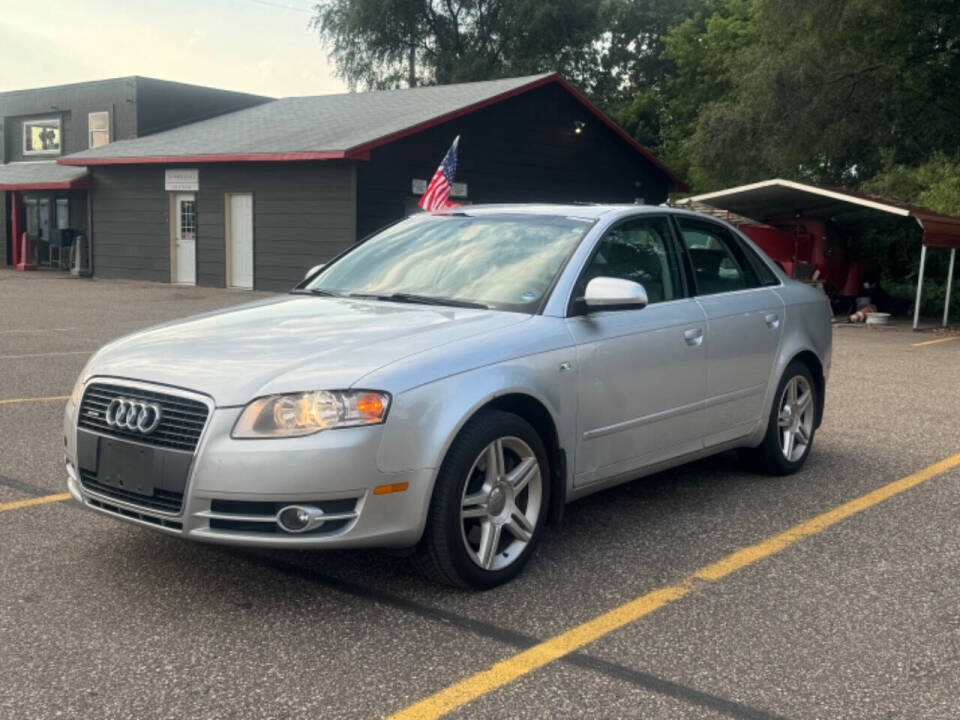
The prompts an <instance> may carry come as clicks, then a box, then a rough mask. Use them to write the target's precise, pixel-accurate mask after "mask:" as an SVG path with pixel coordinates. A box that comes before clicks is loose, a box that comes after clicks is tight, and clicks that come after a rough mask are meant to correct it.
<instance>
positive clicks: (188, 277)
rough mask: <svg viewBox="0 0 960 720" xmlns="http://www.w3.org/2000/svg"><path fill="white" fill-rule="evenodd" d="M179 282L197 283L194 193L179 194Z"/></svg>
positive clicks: (195, 204) (177, 235)
mask: <svg viewBox="0 0 960 720" xmlns="http://www.w3.org/2000/svg"><path fill="white" fill-rule="evenodd" d="M176 204H177V228H176V230H177V234H176V242H177V248H176V249H177V282H178V283H182V284H184V285H196V284H197V199H196V196H195V195H194V194H193V193H180V194H178V195H177V202H176Z"/></svg>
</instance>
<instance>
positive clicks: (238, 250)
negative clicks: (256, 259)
mask: <svg viewBox="0 0 960 720" xmlns="http://www.w3.org/2000/svg"><path fill="white" fill-rule="evenodd" d="M228 202H229V207H228V211H229V213H230V237H229V238H228V239H227V242H228V243H229V248H228V258H229V261H228V266H229V277H228V280H227V285H228V286H229V287H234V288H244V289H246V290H251V289H252V288H253V195H250V194H236V193H234V194H231V195H229V196H228Z"/></svg>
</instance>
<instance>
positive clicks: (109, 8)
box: [0, 0, 346, 97]
mask: <svg viewBox="0 0 960 720" xmlns="http://www.w3.org/2000/svg"><path fill="white" fill-rule="evenodd" d="M312 4H313V3H312V2H311V0H129V1H128V0H96V1H93V0H41V1H40V2H35V1H34V0H0V7H2V8H3V9H2V12H0V91H3V90H19V89H22V88H32V87H44V86H47V85H61V84H65V83H72V82H79V81H82V80H100V79H103V78H109V77H118V76H123V75H146V76H148V77H155V78H161V79H164V80H176V81H179V82H186V83H194V84H197V85H211V86H213V87H218V88H225V89H228V90H239V91H244V92H251V93H257V94H261V95H270V96H274V97H284V96H290V95H323V94H327V93H332V92H344V91H345V90H346V87H345V85H344V84H343V82H342V81H340V80H339V79H337V78H336V77H334V73H333V68H332V67H331V66H330V64H329V63H328V62H327V53H326V51H325V50H324V49H323V48H322V47H321V45H320V42H319V39H318V38H317V34H316V32H314V31H311V30H308V29H307V23H308V22H309V21H310V17H311V12H310V8H311V7H312Z"/></svg>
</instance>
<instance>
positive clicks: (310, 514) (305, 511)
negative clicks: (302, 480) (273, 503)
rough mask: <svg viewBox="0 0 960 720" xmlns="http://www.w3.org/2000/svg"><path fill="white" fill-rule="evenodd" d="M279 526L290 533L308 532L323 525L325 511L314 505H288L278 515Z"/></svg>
mask: <svg viewBox="0 0 960 720" xmlns="http://www.w3.org/2000/svg"><path fill="white" fill-rule="evenodd" d="M277 525H279V526H280V528H281V529H282V530H286V531H287V532H290V533H302V532H308V531H310V530H313V529H315V528H318V527H320V526H321V525H323V510H321V509H320V508H318V507H313V506H312V505H288V506H287V507H285V508H281V509H280V512H278V513H277Z"/></svg>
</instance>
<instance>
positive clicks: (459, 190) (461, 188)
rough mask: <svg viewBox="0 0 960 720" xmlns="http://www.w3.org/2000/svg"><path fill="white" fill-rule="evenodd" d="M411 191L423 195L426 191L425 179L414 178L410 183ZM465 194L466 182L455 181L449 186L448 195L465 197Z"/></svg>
mask: <svg viewBox="0 0 960 720" xmlns="http://www.w3.org/2000/svg"><path fill="white" fill-rule="evenodd" d="M411 191H412V192H413V194H414V195H423V194H424V193H425V192H426V191H427V181H426V180H424V179H423V178H414V179H413V182H412V183H411ZM466 196H467V184H466V183H458V182H455V183H453V184H452V185H451V186H450V197H459V198H465V197H466Z"/></svg>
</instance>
